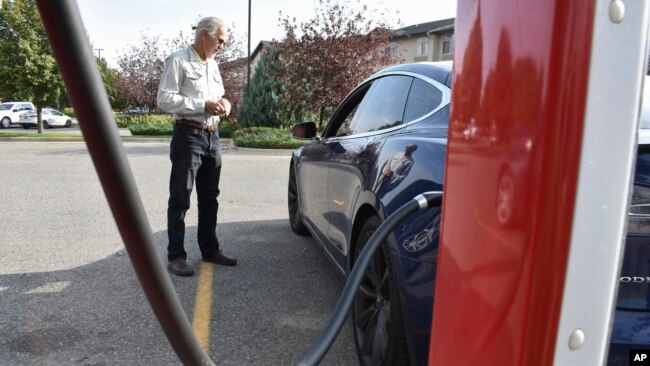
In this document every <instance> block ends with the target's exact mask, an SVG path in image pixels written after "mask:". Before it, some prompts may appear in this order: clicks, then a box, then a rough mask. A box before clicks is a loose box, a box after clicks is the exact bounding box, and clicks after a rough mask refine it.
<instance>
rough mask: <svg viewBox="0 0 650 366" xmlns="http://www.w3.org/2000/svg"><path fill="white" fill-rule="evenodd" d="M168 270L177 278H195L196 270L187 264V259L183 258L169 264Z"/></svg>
mask: <svg viewBox="0 0 650 366" xmlns="http://www.w3.org/2000/svg"><path fill="white" fill-rule="evenodd" d="M167 268H168V269H169V272H171V273H173V274H175V275H177V276H183V277H189V276H194V270H193V269H192V267H190V266H189V265H188V264H187V262H185V259H182V258H181V259H176V260H173V261H171V262H169V264H168V265H167Z"/></svg>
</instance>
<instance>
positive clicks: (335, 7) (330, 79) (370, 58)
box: [276, 0, 392, 127]
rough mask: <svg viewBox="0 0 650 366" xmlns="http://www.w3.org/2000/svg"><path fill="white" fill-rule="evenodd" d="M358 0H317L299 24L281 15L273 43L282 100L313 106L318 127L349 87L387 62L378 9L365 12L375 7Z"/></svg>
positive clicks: (387, 34) (383, 27) (385, 38)
mask: <svg viewBox="0 0 650 366" xmlns="http://www.w3.org/2000/svg"><path fill="white" fill-rule="evenodd" d="M354 3H356V4H357V7H355V6H354ZM359 4H360V2H359V1H356V2H349V1H346V2H342V3H338V2H337V1H336V0H318V1H317V2H316V6H315V10H316V15H315V17H314V18H313V19H311V20H310V21H308V22H305V23H300V25H298V24H297V23H296V19H295V18H291V17H289V16H284V17H283V15H282V13H281V14H280V24H281V25H282V27H284V30H285V33H286V36H285V37H286V38H285V40H284V42H282V43H278V46H277V47H278V52H279V54H280V58H281V60H282V64H283V65H284V67H282V68H280V69H278V71H277V72H276V76H278V77H279V78H280V79H281V80H283V82H285V83H286V84H287V86H288V87H287V89H286V91H287V93H286V98H288V99H287V100H290V101H294V102H299V103H304V104H305V105H306V106H307V107H308V108H309V109H312V110H314V111H318V114H319V116H320V117H319V127H321V126H322V122H323V119H324V117H325V116H324V115H325V113H326V112H331V111H332V109H333V108H334V107H335V106H336V105H337V104H338V103H339V102H340V101H341V100H342V99H343V98H344V97H345V95H346V94H347V93H348V92H349V91H350V89H351V88H352V87H353V86H356V84H358V83H359V82H361V81H362V80H363V79H365V78H366V77H368V76H370V74H372V73H373V72H375V71H377V70H378V69H380V68H381V67H383V66H385V65H388V64H390V63H391V61H392V58H391V56H390V55H389V53H387V52H385V50H386V48H387V47H388V44H389V42H390V36H391V32H390V30H389V28H388V26H387V24H386V22H385V21H383V20H381V19H382V18H383V14H379V15H380V16H379V18H377V17H375V16H373V15H368V14H369V13H370V14H372V13H378V11H377V10H374V11H369V10H368V7H367V6H366V5H363V6H361V7H358V5H359ZM375 19H379V20H375ZM298 33H300V35H298Z"/></svg>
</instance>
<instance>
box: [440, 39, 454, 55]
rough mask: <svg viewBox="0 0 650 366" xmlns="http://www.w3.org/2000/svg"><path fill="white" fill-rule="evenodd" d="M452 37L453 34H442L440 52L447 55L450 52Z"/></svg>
mask: <svg viewBox="0 0 650 366" xmlns="http://www.w3.org/2000/svg"><path fill="white" fill-rule="evenodd" d="M453 41H454V37H453V36H444V38H443V39H442V54H443V55H448V54H450V53H451V52H452V45H453Z"/></svg>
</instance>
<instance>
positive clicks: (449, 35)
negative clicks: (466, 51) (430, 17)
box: [390, 18, 456, 63]
mask: <svg viewBox="0 0 650 366" xmlns="http://www.w3.org/2000/svg"><path fill="white" fill-rule="evenodd" d="M455 21H456V18H449V19H443V20H436V21H434V22H428V23H421V24H414V25H410V26H408V27H404V28H400V29H396V30H394V31H393V41H392V42H391V44H390V48H391V50H390V52H391V53H392V54H393V55H394V56H395V57H396V58H397V62H396V63H408V62H421V61H447V60H453V58H454V23H455Z"/></svg>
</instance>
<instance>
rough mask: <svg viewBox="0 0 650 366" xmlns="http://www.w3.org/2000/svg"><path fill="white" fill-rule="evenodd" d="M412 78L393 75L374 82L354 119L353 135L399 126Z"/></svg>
mask: <svg viewBox="0 0 650 366" xmlns="http://www.w3.org/2000/svg"><path fill="white" fill-rule="evenodd" d="M412 81H413V78H412V77H409V76H402V75H393V76H386V77H383V78H380V79H378V80H376V81H375V82H374V83H373V85H372V88H371V89H370V90H369V92H368V94H367V95H366V97H365V98H364V100H363V105H362V108H361V109H360V111H359V112H357V113H358V117H355V119H356V120H355V121H354V123H353V126H352V130H353V133H355V134H358V133H364V132H371V131H378V130H383V129H386V128H391V127H394V126H398V125H401V124H402V122H403V116H404V106H405V105H406V98H407V96H408V92H409V89H410V87H411V82H412Z"/></svg>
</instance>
